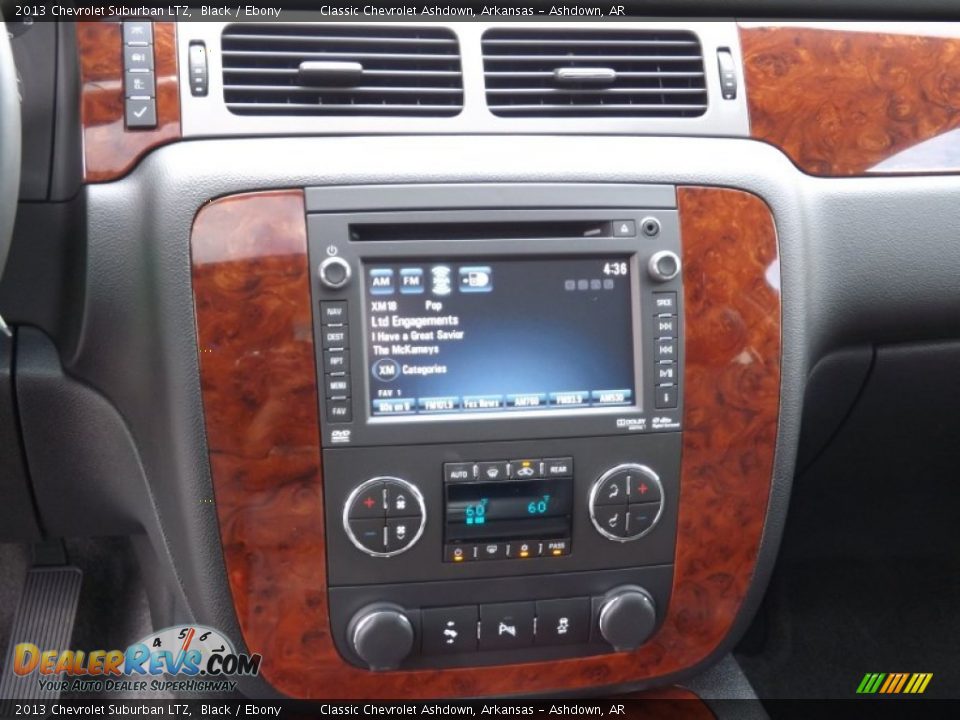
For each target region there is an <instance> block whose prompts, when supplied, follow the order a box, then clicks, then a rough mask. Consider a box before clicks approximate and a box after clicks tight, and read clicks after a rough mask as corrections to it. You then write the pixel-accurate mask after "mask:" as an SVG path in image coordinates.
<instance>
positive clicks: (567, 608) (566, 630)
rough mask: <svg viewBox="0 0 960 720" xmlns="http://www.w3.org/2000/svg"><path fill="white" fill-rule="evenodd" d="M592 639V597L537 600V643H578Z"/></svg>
mask: <svg viewBox="0 0 960 720" xmlns="http://www.w3.org/2000/svg"><path fill="white" fill-rule="evenodd" d="M589 640H590V598H565V599H562V600H538V601H537V633H536V644H537V645H576V644H578V643H585V642H588V641H589Z"/></svg>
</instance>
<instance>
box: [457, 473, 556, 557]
mask: <svg viewBox="0 0 960 720" xmlns="http://www.w3.org/2000/svg"><path fill="white" fill-rule="evenodd" d="M446 492H447V513H446V540H447V542H453V541H467V540H489V539H492V538H497V539H504V540H507V539H510V538H518V537H523V538H536V537H544V538H547V537H551V538H552V537H564V536H566V533H567V532H568V529H569V524H570V510H571V506H572V500H573V495H572V481H571V480H570V479H562V478H561V479H551V480H504V481H499V482H473V483H449V484H447V486H446Z"/></svg>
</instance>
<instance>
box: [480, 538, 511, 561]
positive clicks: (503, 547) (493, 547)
mask: <svg viewBox="0 0 960 720" xmlns="http://www.w3.org/2000/svg"><path fill="white" fill-rule="evenodd" d="M506 556H507V543H495V542H494V543H481V544H480V545H479V546H478V548H477V559H478V560H503V559H504V558H505V557H506Z"/></svg>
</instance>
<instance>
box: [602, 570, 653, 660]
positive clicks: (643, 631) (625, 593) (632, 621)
mask: <svg viewBox="0 0 960 720" xmlns="http://www.w3.org/2000/svg"><path fill="white" fill-rule="evenodd" d="M599 623H600V634H601V635H602V636H603V639H604V640H606V641H607V642H608V643H610V644H611V645H613V649H614V650H616V651H617V652H625V651H629V650H635V649H636V648H638V647H640V645H642V644H643V643H644V642H645V641H646V640H647V638H649V637H650V636H651V635H652V634H653V628H654V627H655V626H656V624H657V605H656V603H655V602H654V601H653V597H652V596H651V595H650V593H648V592H647V591H646V590H644V589H643V588H642V587H639V586H637V585H624V586H622V587H618V588H615V589H613V590H611V591H610V592H608V593H607V594H606V596H605V597H604V598H603V602H602V603H601V605H600V619H599Z"/></svg>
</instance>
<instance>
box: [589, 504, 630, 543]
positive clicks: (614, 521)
mask: <svg viewBox="0 0 960 720" xmlns="http://www.w3.org/2000/svg"><path fill="white" fill-rule="evenodd" d="M593 517H594V520H595V522H596V523H597V525H599V526H600V527H601V528H603V530H604V531H605V532H607V533H609V534H611V535H615V536H616V537H626V536H627V505H626V504H623V505H598V506H597V508H596V509H595V510H594V512H593Z"/></svg>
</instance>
